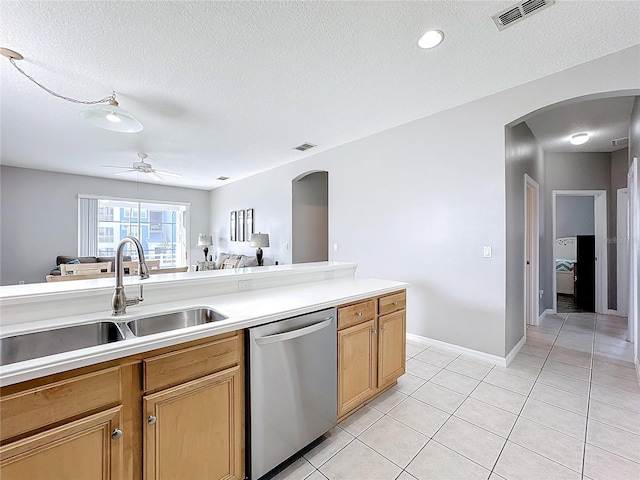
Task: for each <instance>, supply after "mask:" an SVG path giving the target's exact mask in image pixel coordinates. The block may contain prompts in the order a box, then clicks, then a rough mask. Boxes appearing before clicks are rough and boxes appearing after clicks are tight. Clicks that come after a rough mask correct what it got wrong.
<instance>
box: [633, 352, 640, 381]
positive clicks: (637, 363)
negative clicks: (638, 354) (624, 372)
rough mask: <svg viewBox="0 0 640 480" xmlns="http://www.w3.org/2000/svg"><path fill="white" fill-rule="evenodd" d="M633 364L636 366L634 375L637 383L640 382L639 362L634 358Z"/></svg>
mask: <svg viewBox="0 0 640 480" xmlns="http://www.w3.org/2000/svg"><path fill="white" fill-rule="evenodd" d="M634 363H635V364H636V375H637V376H638V382H640V360H638V358H636V361H635V362H634Z"/></svg>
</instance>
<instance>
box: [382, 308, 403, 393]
mask: <svg viewBox="0 0 640 480" xmlns="http://www.w3.org/2000/svg"><path fill="white" fill-rule="evenodd" d="M405 317H406V315H405V311H404V310H401V311H399V312H395V313H390V314H389V315H383V316H381V317H378V327H379V333H378V342H379V343H378V349H379V354H378V388H384V387H386V386H387V385H389V384H391V383H393V382H395V381H396V380H397V379H398V377H400V376H401V375H402V374H404V371H405V355H406V344H405V343H406V333H405V332H406V329H405Z"/></svg>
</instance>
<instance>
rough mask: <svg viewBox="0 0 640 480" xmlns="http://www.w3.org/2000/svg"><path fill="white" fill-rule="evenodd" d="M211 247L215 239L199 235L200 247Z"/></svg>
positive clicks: (202, 234)
mask: <svg viewBox="0 0 640 480" xmlns="http://www.w3.org/2000/svg"><path fill="white" fill-rule="evenodd" d="M211 245H213V238H212V237H211V235H207V234H204V233H201V234H200V235H198V247H210V246H211Z"/></svg>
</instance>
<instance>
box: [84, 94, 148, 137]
mask: <svg viewBox="0 0 640 480" xmlns="http://www.w3.org/2000/svg"><path fill="white" fill-rule="evenodd" d="M113 103H115V105H114V104H113ZM113 103H110V104H108V105H97V106H95V107H92V108H89V109H87V110H83V111H82V112H80V116H81V117H82V118H83V119H84V120H86V121H87V122H89V123H92V124H93V125H95V126H96V127H100V128H104V129H106V130H111V131H112V132H121V133H136V132H140V131H141V130H142V128H143V127H142V124H141V123H140V122H139V121H138V120H136V118H135V117H134V116H133V115H131V114H130V113H129V112H127V111H126V110H123V109H122V108H120V107H119V106H118V105H117V102H115V101H114V102H113Z"/></svg>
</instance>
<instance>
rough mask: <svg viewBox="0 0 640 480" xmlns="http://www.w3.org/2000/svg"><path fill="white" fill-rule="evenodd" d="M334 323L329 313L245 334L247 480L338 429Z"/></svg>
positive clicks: (291, 319) (334, 315)
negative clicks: (246, 357)
mask: <svg viewBox="0 0 640 480" xmlns="http://www.w3.org/2000/svg"><path fill="white" fill-rule="evenodd" d="M336 317H337V316H336V310H335V308H331V309H327V310H321V311H318V312H314V313H310V314H307V315H301V316H299V317H294V318H288V319H285V320H281V321H278V322H273V323H269V324H266V325H261V326H258V327H254V328H250V329H249V335H247V342H248V344H249V345H248V348H247V350H246V351H247V352H248V354H249V359H248V365H249V372H248V382H247V383H248V387H249V388H248V392H247V393H248V397H249V398H248V402H247V405H249V411H248V417H247V423H248V424H249V425H248V431H249V432H250V435H249V436H248V438H247V440H248V447H249V450H250V454H249V456H248V458H250V464H249V465H247V469H248V472H249V478H251V480H256V479H258V478H260V477H262V476H263V475H265V474H266V473H268V472H269V471H270V470H272V469H273V468H275V467H276V466H278V465H279V464H280V463H282V462H284V461H285V460H286V459H288V458H289V457H291V456H292V455H294V454H295V453H296V452H297V451H299V450H300V449H302V448H303V447H305V446H306V445H308V444H309V443H311V442H313V441H314V440H315V439H317V438H318V437H320V436H322V435H323V434H324V433H326V432H327V431H328V430H330V429H331V428H333V427H334V426H335V425H336V420H337V413H338V412H337V403H338V399H337V353H336V349H337V338H336V336H337V328H336V325H337V321H336Z"/></svg>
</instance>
